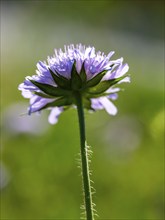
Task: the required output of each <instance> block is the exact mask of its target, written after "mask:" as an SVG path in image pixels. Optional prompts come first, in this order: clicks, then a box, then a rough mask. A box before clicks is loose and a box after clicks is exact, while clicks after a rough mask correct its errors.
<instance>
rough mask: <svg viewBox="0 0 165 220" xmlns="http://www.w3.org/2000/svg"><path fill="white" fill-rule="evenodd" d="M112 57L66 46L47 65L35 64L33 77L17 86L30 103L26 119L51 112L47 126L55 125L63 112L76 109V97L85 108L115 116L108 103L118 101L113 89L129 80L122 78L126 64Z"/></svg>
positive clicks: (113, 106)
mask: <svg viewBox="0 0 165 220" xmlns="http://www.w3.org/2000/svg"><path fill="white" fill-rule="evenodd" d="M113 54H114V52H113V51H112V52H110V53H109V54H108V55H104V53H101V52H100V51H99V52H95V48H94V47H90V46H88V47H85V46H84V45H82V44H78V45H76V46H74V45H72V44H71V45H69V46H65V47H64V52H63V51H62V50H61V49H59V50H56V49H55V53H54V55H53V56H52V57H48V59H47V62H41V61H40V62H38V64H37V71H36V75H33V76H32V77H30V76H28V77H26V79H25V81H24V83H22V84H20V85H19V90H21V91H22V95H23V96H24V97H25V98H29V99H30V106H29V109H28V113H29V115H30V114H31V113H34V112H40V111H41V110H43V109H50V110H51V113H50V115H49V122H50V123H51V124H54V123H56V122H57V121H58V117H59V115H60V114H61V113H62V112H63V111H64V110H65V109H67V108H68V107H69V106H76V94H77V93H78V94H81V97H82V102H83V107H84V108H86V109H88V110H90V111H95V110H101V109H105V110H106V111H107V112H108V113H109V114H111V115H115V114H116V113H117V108H116V107H115V105H114V104H113V103H112V101H111V100H115V99H117V92H118V91H119V90H120V89H119V88H118V87H116V85H118V84H120V83H122V82H129V81H130V78H129V77H128V76H125V73H126V72H127V71H128V69H129V67H128V64H123V58H120V59H117V60H111V57H112V55H113Z"/></svg>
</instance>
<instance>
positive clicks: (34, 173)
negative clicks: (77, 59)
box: [0, 0, 164, 220]
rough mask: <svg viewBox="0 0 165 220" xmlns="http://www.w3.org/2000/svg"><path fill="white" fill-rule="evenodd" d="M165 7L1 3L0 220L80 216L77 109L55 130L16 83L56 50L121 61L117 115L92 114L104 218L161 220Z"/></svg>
mask: <svg viewBox="0 0 165 220" xmlns="http://www.w3.org/2000/svg"><path fill="white" fill-rule="evenodd" d="M163 38H164V4H163V1H159V0H157V1H156V0H155V1H154V0H153V1H145V0H144V1H140V0H139V1H136V0H134V1H129V0H121V1H119V0H117V1H116V0H113V1H112V0H109V1H105V0H102V1H101V0H100V1H95V0H93V1H92V0H91V1H85V0H84V1H79V0H78V1H76V0H75V1H72V0H68V1H66V0H63V1H50V0H47V1H46V0H45V1H44V0H38V1H37V0H33V1H31V0H29V1H14V0H13V1H7V0H2V1H1V134H2V141H1V165H0V168H1V171H0V176H1V181H0V190H1V219H3V220H5V219H6V220H7V219H8V220H12V219H20V220H24V219H29V220H35V219H46V220H48V219H77V220H78V219H80V212H81V211H80V205H81V204H82V190H81V176H80V169H79V168H78V162H77V160H78V159H79V156H78V154H79V131H78V120H77V113H76V110H75V109H70V110H68V111H66V112H65V113H63V114H62V115H61V116H60V120H59V122H58V124H56V125H54V126H52V125H50V124H48V122H47V117H48V112H47V111H45V112H42V113H41V115H32V116H30V117H29V116H22V115H21V114H22V113H25V112H26V111H27V106H28V100H26V99H24V98H23V97H22V96H21V93H20V91H18V89H17V87H18V85H19V84H20V83H21V82H23V80H24V78H25V76H27V75H33V74H35V70H36V63H37V62H38V61H39V60H41V61H44V60H46V59H47V56H48V55H50V56H51V55H52V54H53V53H54V48H61V47H62V48H63V45H65V44H66V45H67V44H70V43H74V44H76V43H82V44H86V45H93V46H94V47H95V48H96V50H101V51H104V52H105V53H106V54H107V53H108V52H109V51H111V50H114V51H115V52H116V53H115V55H114V57H113V58H114V59H116V58H120V57H122V56H123V57H124V61H125V62H127V63H128V64H129V66H130V70H129V74H131V81H132V82H131V84H122V85H121V88H123V91H121V92H120V94H119V98H118V100H116V101H115V105H116V106H117V107H118V114H117V116H115V117H113V116H109V115H108V114H107V113H106V112H105V111H99V112H96V113H95V114H91V113H88V112H85V115H86V126H87V138H88V143H89V144H90V145H91V146H92V150H93V157H92V164H91V169H92V171H93V175H92V179H93V180H94V188H95V189H96V192H97V193H96V194H94V202H95V203H96V204H97V211H98V215H99V217H98V219H100V220H101V219H113V220H115V219H128V220H144V219H145V220H147V219H150V220H151V219H152V220H163V219H164V215H163V214H164V201H163V198H164V197H163V195H164V172H163V171H164V166H163V165H164V149H163V144H164V142H163V141H164V140H163V134H164V106H163V92H164V91H163V90H164V77H163V75H164V54H163V53H164V48H163Z"/></svg>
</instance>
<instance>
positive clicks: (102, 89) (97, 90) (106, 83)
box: [86, 76, 125, 95]
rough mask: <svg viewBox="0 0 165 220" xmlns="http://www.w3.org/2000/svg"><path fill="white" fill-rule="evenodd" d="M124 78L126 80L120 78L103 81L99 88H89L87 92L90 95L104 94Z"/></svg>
mask: <svg viewBox="0 0 165 220" xmlns="http://www.w3.org/2000/svg"><path fill="white" fill-rule="evenodd" d="M123 78H125V76H122V77H119V78H116V79H111V80H105V81H102V82H100V83H99V84H98V85H97V86H95V87H92V88H89V89H88V90H87V91H86V92H87V93H88V94H93V95H99V94H102V93H104V92H105V91H106V90H108V89H109V88H110V87H111V86H113V85H115V84H116V83H118V82H119V81H120V80H122V79H123Z"/></svg>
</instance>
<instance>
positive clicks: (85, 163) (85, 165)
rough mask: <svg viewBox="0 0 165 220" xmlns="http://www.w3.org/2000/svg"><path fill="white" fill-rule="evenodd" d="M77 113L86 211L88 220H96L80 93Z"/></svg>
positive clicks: (77, 99) (77, 101) (77, 95)
mask: <svg viewBox="0 0 165 220" xmlns="http://www.w3.org/2000/svg"><path fill="white" fill-rule="evenodd" d="M75 98H76V104H77V112H78V118H79V128H80V146H81V163H82V177H83V187H84V196H85V210H86V220H94V216H93V210H92V194H91V186H90V174H89V160H88V148H87V147H88V146H87V144H86V135H85V119H84V108H83V101H82V96H81V94H80V93H78V92H76V94H75Z"/></svg>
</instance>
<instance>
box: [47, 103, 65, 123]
mask: <svg viewBox="0 0 165 220" xmlns="http://www.w3.org/2000/svg"><path fill="white" fill-rule="evenodd" d="M62 112H63V108H62V107H60V108H59V107H55V108H53V109H52V110H51V112H50V115H49V118H48V121H49V123H50V124H56V123H57V122H58V118H59V116H60V114H61V113H62Z"/></svg>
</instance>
